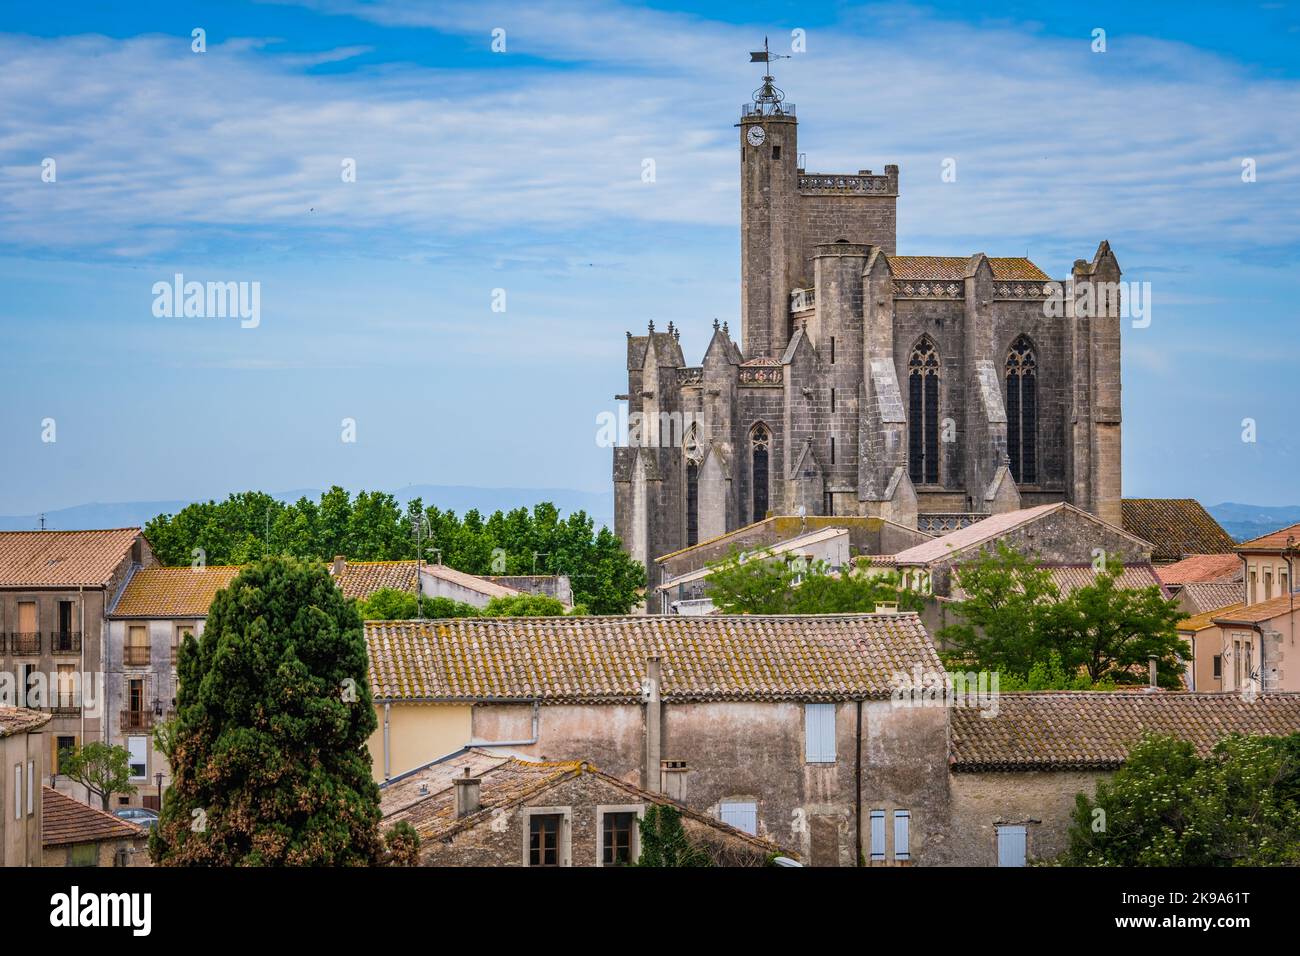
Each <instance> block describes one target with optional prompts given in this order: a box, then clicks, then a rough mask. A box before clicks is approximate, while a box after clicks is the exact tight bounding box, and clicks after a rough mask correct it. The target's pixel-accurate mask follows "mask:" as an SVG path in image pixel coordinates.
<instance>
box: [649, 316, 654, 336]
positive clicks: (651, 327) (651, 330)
mask: <svg viewBox="0 0 1300 956" xmlns="http://www.w3.org/2000/svg"><path fill="white" fill-rule="evenodd" d="M650 334H651V335H654V334H655V320H654V319H651V320H650Z"/></svg>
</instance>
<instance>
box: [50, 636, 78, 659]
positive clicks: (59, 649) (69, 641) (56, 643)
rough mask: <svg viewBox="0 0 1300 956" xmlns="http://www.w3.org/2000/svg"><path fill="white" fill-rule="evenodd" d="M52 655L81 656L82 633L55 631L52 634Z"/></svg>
mask: <svg viewBox="0 0 1300 956" xmlns="http://www.w3.org/2000/svg"><path fill="white" fill-rule="evenodd" d="M50 653H51V654H56V655H58V654H80V653H81V632H80V631H53V632H51V634H50Z"/></svg>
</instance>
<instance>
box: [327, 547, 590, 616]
mask: <svg viewBox="0 0 1300 956" xmlns="http://www.w3.org/2000/svg"><path fill="white" fill-rule="evenodd" d="M330 575H331V576H332V577H333V578H334V580H335V582H336V583H337V584H338V586H339V588H340V589H341V590H342V591H343V596H344V597H347V598H355V599H356V600H358V601H365V600H368V599H369V598H370V597H371V596H372V595H373V594H374V593H375V592H376V591H379V590H393V591H402V592H404V593H406V594H412V595H414V594H417V593H418V594H420V595H422V596H423V597H426V598H438V597H441V598H448V599H449V600H452V601H459V602H460V603H462V604H469V605H472V606H473V607H477V608H482V607H486V606H487V603H488V602H489V601H491V600H492V599H493V598H508V597H519V596H520V595H521V594H524V593H525V592H524V590H522V589H520V588H515V587H510V586H508V585H507V584H505V583H498V581H497V580H494V579H492V578H487V577H481V576H479V575H475V574H466V573H465V572H464V571H457V570H456V569H455V568H452V567H448V566H447V565H445V564H427V563H425V562H423V561H349V560H347V558H345V557H343V555H338V556H336V557H335V558H334V560H333V562H331V564H330ZM566 585H567V579H566ZM534 586H535V587H536V588H538V589H539V590H544V589H545V587H546V585H545V583H544V582H543V581H542V580H538V581H535V582H534ZM556 590H558V586H557V587H556ZM528 593H534V592H532V591H530V592H528ZM568 596H569V599H570V601H571V600H572V597H573V595H572V593H569V595H568ZM565 603H568V602H565Z"/></svg>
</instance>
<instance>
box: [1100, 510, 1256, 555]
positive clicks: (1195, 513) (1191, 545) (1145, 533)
mask: <svg viewBox="0 0 1300 956" xmlns="http://www.w3.org/2000/svg"><path fill="white" fill-rule="evenodd" d="M1120 509H1121V513H1122V514H1123V516H1124V530H1125V531H1127V532H1129V534H1135V535H1137V536H1138V537H1139V538H1145V539H1146V540H1147V541H1150V542H1151V543H1152V544H1154V545H1155V551H1154V552H1152V554H1151V559H1152V560H1153V561H1181V560H1182V559H1183V558H1185V557H1187V556H1188V555H1189V554H1228V553H1230V552H1232V551H1233V550H1235V549H1236V547H1237V543H1236V542H1235V541H1233V540H1232V536H1231V535H1229V534H1228V532H1226V531H1224V530H1223V529H1222V528H1221V527H1219V523H1218V522H1217V521H1215V520H1214V519H1213V518H1212V517H1210V513H1209V512H1208V511H1206V510H1205V508H1203V507H1202V506H1201V503H1200V502H1199V501H1197V500H1196V499H1195V498H1125V499H1123V501H1122V502H1121V503H1120Z"/></svg>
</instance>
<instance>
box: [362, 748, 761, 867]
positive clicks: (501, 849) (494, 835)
mask: <svg viewBox="0 0 1300 956" xmlns="http://www.w3.org/2000/svg"><path fill="white" fill-rule="evenodd" d="M685 773H686V770H685V768H684V767H671V768H665V769H664V771H663V774H664V776H665V777H667V778H669V783H668V787H667V789H669V790H671V789H672V788H673V787H674V786H675V784H674V783H673V782H672V778H683V779H684V776H685ZM381 794H382V803H381V806H382V810H383V814H384V816H383V821H382V823H381V827H382V828H383V829H385V830H386V829H387V828H388V827H390V826H392V825H393V824H395V823H398V822H399V821H405V822H407V823H410V824H411V825H412V826H413V827H414V828H415V830H416V832H417V833H418V834H419V836H420V862H421V863H422V864H423V865H425V866H477V867H501V866H506V867H515V866H526V867H562V866H627V865H631V864H633V863H635V862H636V861H637V860H638V859H639V858H640V855H641V835H640V827H639V825H638V824H639V821H640V820H641V818H643V817H644V816H645V812H646V809H647V808H648V807H651V806H656V805H658V806H672V807H675V808H676V809H677V810H678V811H679V813H680V814H681V817H682V826H683V829H684V830H685V832H686V836H687V838H688V839H689V840H690V841H691V843H692V844H693V845H694V846H695V847H696V848H698V849H701V850H703V851H704V852H706V853H707V854H708V855H709V857H710V858H711V859H712V860H713V861H714V862H715V863H716V864H717V865H719V866H765V865H767V863H768V861H769V860H770V859H771V858H773V857H775V856H778V855H787V854H786V853H785V851H783V850H782V849H781V848H780V847H778V846H776V845H775V844H773V843H771V842H769V841H767V840H761V839H759V838H758V837H755V836H752V835H750V834H749V833H746V832H744V831H743V830H739V829H737V828H735V827H733V826H730V825H728V824H726V823H722V822H720V821H718V820H716V819H714V818H713V817H710V816H708V815H707V814H704V813H701V812H699V811H698V810H692V809H691V808H690V807H688V806H686V805H685V804H683V803H681V802H679V801H678V800H675V799H673V798H672V797H670V796H668V795H667V794H666V793H663V792H658V791H649V790H643V789H641V788H640V787H636V786H633V785H632V784H629V783H627V782H626V781H624V780H620V779H618V778H617V777H612V776H610V775H609V774H607V773H603V772H601V771H600V770H598V769H597V768H596V767H594V766H592V764H590V763H589V762H587V761H582V760H561V761H538V760H526V759H522V758H520V757H517V756H512V755H510V754H502V753H500V752H492V751H488V750H482V749H475V748H467V749H465V750H463V751H460V752H458V753H456V754H452V755H450V756H448V757H445V758H443V759H442V760H438V761H435V762H434V763H432V764H428V765H426V766H424V767H421V768H419V769H418V770H415V771H412V772H411V773H409V774H406V775H404V776H403V777H401V778H399V779H396V780H392V781H390V782H388V783H387V784H385V785H384V787H383V788H382V790H381Z"/></svg>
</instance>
